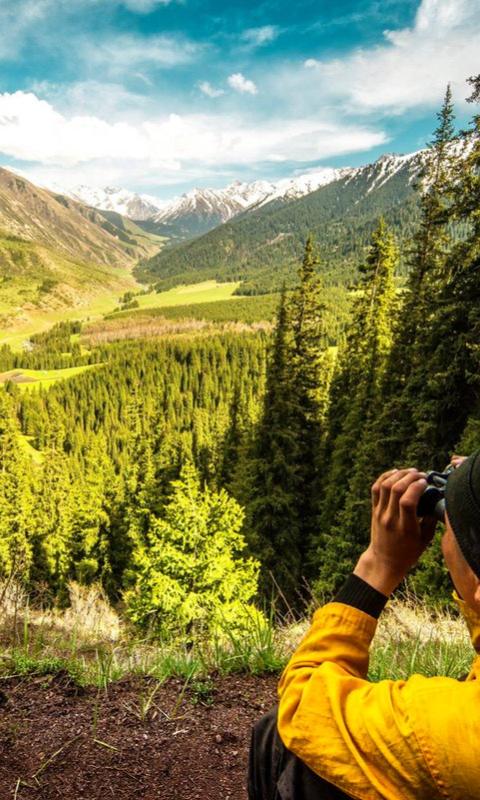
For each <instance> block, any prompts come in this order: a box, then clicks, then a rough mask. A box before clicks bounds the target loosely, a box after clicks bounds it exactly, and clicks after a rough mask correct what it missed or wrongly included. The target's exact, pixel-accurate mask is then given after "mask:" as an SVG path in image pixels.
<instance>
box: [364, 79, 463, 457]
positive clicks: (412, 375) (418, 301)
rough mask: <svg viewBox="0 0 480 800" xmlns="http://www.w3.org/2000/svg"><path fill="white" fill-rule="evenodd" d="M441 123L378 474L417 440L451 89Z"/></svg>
mask: <svg viewBox="0 0 480 800" xmlns="http://www.w3.org/2000/svg"><path fill="white" fill-rule="evenodd" d="M437 119H438V125H437V128H436V129H435V131H434V134H433V138H432V141H431V142H430V144H429V147H428V153H427V161H426V164H425V168H424V171H423V174H422V176H421V181H420V190H421V217H420V225H419V228H418V231H417V233H416V235H415V236H414V239H413V242H412V247H411V251H410V273H409V280H408V284H407V287H406V290H405V292H404V293H403V302H402V307H401V309H400V312H399V315H398V317H397V320H396V324H395V335H394V340H393V347H392V351H391V356H390V361H389V364H388V369H387V370H386V378H385V382H384V386H383V391H382V395H383V403H382V405H383V412H382V411H380V412H379V415H378V419H377V424H376V427H375V432H374V434H373V435H374V441H375V448H374V452H373V453H372V463H373V464H374V465H375V467H376V468H377V470H381V469H382V468H383V467H384V465H386V464H391V463H393V462H394V461H396V462H397V463H401V461H402V460H403V459H404V458H405V457H406V455H407V451H408V446H409V442H411V441H412V439H413V438H415V432H414V427H413V426H412V408H413V407H414V406H415V404H416V398H417V395H418V392H419V390H420V389H421V385H422V383H423V380H424V376H425V352H424V342H425V340H426V338H427V336H428V330H429V327H430V323H431V321H432V318H433V316H434V314H435V309H436V306H437V298H438V294H439V289H440V286H441V283H442V278H443V275H444V273H445V262H446V258H447V255H448V253H449V249H450V246H451V233H450V226H449V222H450V220H451V210H450V209H451V204H452V197H451V194H452V192H451V189H452V172H453V169H454V163H455V154H454V148H453V147H452V143H453V141H454V139H455V129H454V113H453V105H452V95H451V90H450V86H448V87H447V90H446V93H445V98H444V102H443V105H442V108H441V110H440V111H439V113H438V114H437Z"/></svg>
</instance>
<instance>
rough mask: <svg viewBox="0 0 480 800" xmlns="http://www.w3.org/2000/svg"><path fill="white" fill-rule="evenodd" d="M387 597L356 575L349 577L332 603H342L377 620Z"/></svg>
mask: <svg viewBox="0 0 480 800" xmlns="http://www.w3.org/2000/svg"><path fill="white" fill-rule="evenodd" d="M387 600H388V597H386V596H385V595H384V594H382V592H379V591H378V589H374V588H373V586H370V584H369V583H367V582H366V581H364V580H362V578H359V577H358V575H353V574H352V575H350V576H349V577H348V578H347V580H346V581H345V583H344V584H343V586H342V588H341V589H340V591H339V592H338V594H337V595H336V597H335V598H334V600H333V602H334V603H344V605H347V606H353V608H357V609H358V610H359V611H363V612H364V613H365V614H369V615H370V616H371V617H374V618H375V619H378V618H379V616H380V614H381V612H382V611H383V609H384V608H385V605H386V603H387Z"/></svg>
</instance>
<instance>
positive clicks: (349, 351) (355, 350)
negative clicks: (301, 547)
mask: <svg viewBox="0 0 480 800" xmlns="http://www.w3.org/2000/svg"><path fill="white" fill-rule="evenodd" d="M397 263H398V252H397V248H396V245H395V242H394V239H393V236H392V234H391V233H390V231H389V230H388V229H387V227H386V225H385V222H384V221H383V219H380V220H379V223H378V226H377V228H376V230H375V231H374V233H373V235H372V241H371V246H370V251H369V254H368V257H367V260H366V263H365V265H364V266H362V267H361V268H360V275H361V280H360V283H359V285H358V287H357V289H356V297H355V300H354V303H353V309H352V321H351V325H350V327H349V330H348V334H347V339H346V344H345V349H344V352H343V353H342V354H341V356H340V358H339V366H338V370H339V374H338V377H337V379H336V385H337V391H338V388H339V387H341V388H342V389H343V391H344V392H345V394H344V396H343V397H342V398H341V405H340V407H339V408H338V409H335V408H333V407H332V409H331V413H330V421H331V423H332V434H331V438H330V441H329V442H328V445H327V453H329V455H328V461H326V463H324V471H325V480H324V483H323V498H322V503H321V511H320V516H319V530H320V535H319V537H318V538H317V541H316V548H315V552H314V555H313V560H314V563H316V565H317V566H320V580H319V582H318V584H317V588H320V589H321V590H322V591H323V590H330V589H331V588H333V587H334V586H335V585H336V584H337V583H338V582H339V581H340V580H341V578H342V577H343V575H344V572H345V571H346V565H345V558H346V559H347V560H349V559H350V558H351V553H352V552H353V551H354V549H355V547H356V545H357V544H358V542H359V541H362V537H363V535H364V534H365V529H364V520H363V519H360V518H359V514H358V507H359V502H360V501H363V500H364V497H365V485H367V486H368V483H367V484H366V480H367V478H366V475H368V463H367V464H365V454H366V453H368V452H369V449H370V441H369V438H370V423H371V420H372V419H373V418H374V416H375V413H376V411H377V408H378V404H379V399H380V390H381V386H382V383H383V380H384V376H385V370H386V367H387V363H388V356H389V353H390V349H391V346H392V320H393V318H394V314H395V310H396V291H395V277H394V276H395V270H396V266H397ZM335 415H337V416H336V418H335ZM339 415H340V417H339ZM367 461H368V459H367ZM347 569H348V567H347Z"/></svg>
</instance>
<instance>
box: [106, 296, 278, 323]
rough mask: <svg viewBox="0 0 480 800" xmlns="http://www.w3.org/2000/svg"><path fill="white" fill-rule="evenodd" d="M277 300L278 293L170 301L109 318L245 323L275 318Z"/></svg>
mask: <svg viewBox="0 0 480 800" xmlns="http://www.w3.org/2000/svg"><path fill="white" fill-rule="evenodd" d="M166 294H167V293H166ZM168 294H170V292H168ZM161 296H162V295H160V297H161ZM179 299H180V298H179ZM278 300H279V295H278V294H267V295H259V296H255V297H229V298H228V299H226V300H214V301H209V302H194V303H188V304H185V305H183V304H181V305H176V304H175V305H174V304H171V305H167V306H161V307H158V306H157V307H155V308H148V307H144V308H136V309H131V310H128V311H120V312H118V313H116V314H111V315H110V316H109V319H112V320H113V319H127V318H128V319H138V318H139V317H145V316H146V315H147V314H148V316H149V317H164V318H165V319H177V320H178V319H196V320H206V321H208V322H246V323H247V324H248V323H254V322H263V321H267V322H269V321H271V320H273V318H274V317H275V312H276V309H277V306H278Z"/></svg>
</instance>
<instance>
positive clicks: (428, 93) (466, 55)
mask: <svg viewBox="0 0 480 800" xmlns="http://www.w3.org/2000/svg"><path fill="white" fill-rule="evenodd" d="M384 37H385V42H384V43H383V44H381V45H378V46H375V47H371V48H368V49H357V50H356V51H354V52H353V53H352V54H351V55H348V56H346V57H345V58H342V59H332V60H322V59H318V60H317V59H313V58H308V59H307V60H306V61H305V62H304V66H305V67H306V68H308V69H309V70H313V71H314V76H315V77H314V81H315V83H314V87H312V88H314V91H315V92H316V93H317V95H319V96H321V97H323V98H326V99H333V98H339V99H340V98H341V99H343V100H344V101H346V102H347V103H348V104H350V107H351V109H352V110H354V111H364V112H371V111H376V110H379V109H385V110H388V111H390V112H393V113H401V112H403V111H405V110H406V109H409V108H415V107H416V106H422V105H425V104H438V103H439V102H440V100H441V98H442V96H443V94H444V92H445V87H446V84H447V83H448V82H450V83H452V85H453V87H454V89H455V90H456V92H455V93H456V94H457V95H458V96H459V98H461V97H463V96H464V94H465V78H466V77H467V76H468V75H471V74H472V73H477V72H478V52H479V47H478V43H479V37H480V14H479V6H478V0H422V2H421V4H420V6H419V8H418V11H417V14H416V17H415V21H414V24H413V26H412V27H410V28H403V29H399V30H395V31H385V34H384ZM304 79H305V75H304Z"/></svg>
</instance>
